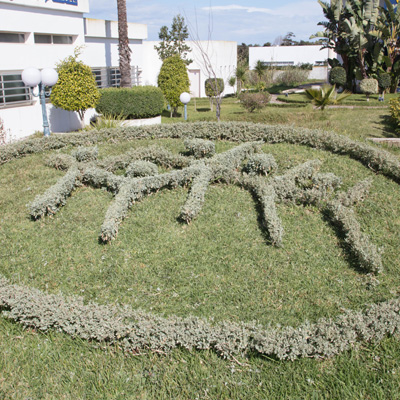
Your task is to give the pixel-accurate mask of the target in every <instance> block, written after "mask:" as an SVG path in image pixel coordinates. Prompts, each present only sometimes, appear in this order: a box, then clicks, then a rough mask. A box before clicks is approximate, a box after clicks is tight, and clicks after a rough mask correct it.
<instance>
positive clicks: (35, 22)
mask: <svg viewBox="0 0 400 400" xmlns="http://www.w3.org/2000/svg"><path fill="white" fill-rule="evenodd" d="M0 1H1V0H0ZM54 4H55V3H54ZM0 15H1V24H0V30H1V31H3V32H4V31H6V32H19V33H26V42H25V43H0V54H1V55H2V56H1V59H0V60H1V61H0V70H1V71H10V70H11V71H15V70H20V71H22V70H23V69H24V68H26V67H29V66H35V67H38V68H45V67H52V68H53V67H54V66H55V64H56V63H57V62H58V61H60V60H61V59H63V58H65V57H67V56H68V55H71V54H73V50H74V48H75V47H76V46H79V45H81V44H83V43H84V42H85V38H84V30H83V19H82V18H83V15H82V14H79V13H76V12H69V11H54V10H48V9H43V8H34V7H21V6H17V5H14V4H4V3H3V2H0ZM34 33H53V34H60V35H72V36H74V37H75V42H74V43H73V44H71V45H68V44H35V43H34V35H33V34H34ZM5 55H7V56H5Z"/></svg>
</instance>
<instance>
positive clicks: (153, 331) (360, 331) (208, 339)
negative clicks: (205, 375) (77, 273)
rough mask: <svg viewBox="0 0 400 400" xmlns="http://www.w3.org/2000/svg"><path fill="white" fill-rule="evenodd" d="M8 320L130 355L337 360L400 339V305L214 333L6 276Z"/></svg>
mask: <svg viewBox="0 0 400 400" xmlns="http://www.w3.org/2000/svg"><path fill="white" fill-rule="evenodd" d="M0 313H1V315H2V316H3V317H5V318H8V319H10V320H12V321H15V322H18V323H20V324H22V325H23V326H25V327H27V328H33V329H37V330H39V331H41V332H48V331H51V330H56V331H60V332H64V333H66V334H68V335H71V336H72V337H74V338H81V339H84V340H89V341H95V342H100V343H109V344H117V345H118V347H120V348H122V349H124V350H125V351H126V352H127V353H130V354H132V353H133V354H136V353H138V352H140V351H141V350H145V351H148V350H156V351H160V350H161V351H164V352H165V351H170V350H172V349H174V348H177V347H178V348H183V349H187V350H193V349H197V350H213V351H215V352H216V353H218V354H219V355H220V356H222V357H224V358H231V357H232V356H234V355H235V354H242V355H246V354H251V353H256V354H264V355H267V356H270V357H276V358H277V359H279V360H291V361H293V360H296V359H297V358H301V357H307V358H310V357H312V358H326V357H332V356H334V355H336V354H339V353H341V352H343V351H346V350H348V349H350V348H352V347H354V346H355V345H356V344H357V343H358V342H361V341H369V342H379V341H380V340H382V339H383V338H385V337H387V336H396V337H399V332H400V299H399V298H397V299H394V300H389V301H387V302H384V303H380V304H374V305H371V306H368V307H367V308H366V309H365V310H363V311H347V312H345V313H344V314H342V315H339V316H338V317H336V318H335V319H332V318H329V319H328V318H322V319H320V320H318V321H317V322H316V323H314V324H311V323H309V322H305V323H303V324H302V325H300V326H298V327H297V328H292V327H285V328H281V327H277V328H268V329H267V328H264V327H262V326H260V325H258V324H256V323H249V324H244V323H234V322H228V321H225V322H221V323H219V324H215V325H212V324H210V322H209V321H207V320H205V319H201V318H196V317H187V318H179V317H175V316H171V317H168V318H163V317H158V316H155V315H153V314H150V313H145V312H142V311H140V310H132V309H131V308H129V307H127V306H125V307H124V306H102V305H99V304H96V303H89V304H84V302H83V300H82V299H81V298H76V297H70V298H68V299H65V298H64V297H63V296H61V295H48V294H45V293H43V292H41V291H39V290H37V289H30V288H25V287H23V286H18V285H13V284H11V283H10V282H9V281H8V280H7V279H5V278H3V277H2V276H0Z"/></svg>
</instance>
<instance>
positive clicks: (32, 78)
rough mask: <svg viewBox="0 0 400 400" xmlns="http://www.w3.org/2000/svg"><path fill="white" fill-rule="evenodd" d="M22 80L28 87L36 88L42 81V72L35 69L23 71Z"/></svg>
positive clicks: (30, 68)
mask: <svg viewBox="0 0 400 400" xmlns="http://www.w3.org/2000/svg"><path fill="white" fill-rule="evenodd" d="M21 79H22V81H23V82H24V83H25V85H26V86H29V87H35V86H37V85H39V83H40V81H41V76H40V71H39V70H38V69H37V68H33V67H29V68H25V69H24V70H23V71H22V74H21Z"/></svg>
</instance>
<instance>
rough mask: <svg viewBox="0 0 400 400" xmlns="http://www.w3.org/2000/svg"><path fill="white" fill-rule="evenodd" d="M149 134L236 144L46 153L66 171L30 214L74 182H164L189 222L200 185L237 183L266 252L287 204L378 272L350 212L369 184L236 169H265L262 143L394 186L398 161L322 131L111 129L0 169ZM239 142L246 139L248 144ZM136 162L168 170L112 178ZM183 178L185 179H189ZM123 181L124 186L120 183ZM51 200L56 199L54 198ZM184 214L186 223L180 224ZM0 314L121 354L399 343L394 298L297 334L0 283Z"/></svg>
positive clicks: (4, 156) (22, 147)
mask: <svg viewBox="0 0 400 400" xmlns="http://www.w3.org/2000/svg"><path fill="white" fill-rule="evenodd" d="M155 134H158V136H159V137H188V136H189V137H194V136H195V137H198V138H203V139H211V140H216V139H225V140H231V141H236V142H239V143H241V142H245V143H242V144H240V145H238V146H236V147H235V148H233V149H232V150H229V151H227V152H225V153H220V154H216V155H214V156H213V157H211V158H208V159H207V158H206V159H199V160H196V159H194V158H193V157H191V156H190V157H185V156H182V155H176V154H172V153H170V152H168V151H167V150H165V149H163V148H161V147H159V146H150V147H143V148H139V149H135V150H131V151H129V152H127V153H125V154H122V155H120V156H114V157H109V158H106V159H104V160H98V159H92V160H90V161H88V162H86V161H78V160H77V159H76V157H73V156H72V155H66V154H56V155H52V156H51V157H50V158H49V159H48V160H47V165H49V166H52V167H54V168H58V169H60V170H66V171H67V172H66V174H65V176H64V177H63V178H61V179H60V180H59V182H58V183H57V184H56V185H54V186H53V187H52V188H50V189H49V190H48V191H46V193H45V194H47V195H46V196H44V195H43V196H42V197H43V199H42V200H43V201H42V203H41V204H40V202H39V201H37V203H38V205H39V209H41V210H45V212H44V213H42V214H40V213H39V214H38V215H40V216H44V215H46V214H48V213H53V212H56V211H57V210H58V209H59V207H61V206H62V205H63V204H65V202H66V199H67V198H68V195H69V194H70V193H71V190H73V189H74V188H75V187H76V186H77V185H80V184H85V185H90V186H93V187H96V188H107V189H108V190H109V191H110V192H112V193H114V194H117V195H119V193H120V192H121V191H122V187H124V186H125V187H126V188H127V194H131V193H133V192H134V190H135V189H134V187H133V186H134V185H131V183H132V181H134V180H136V182H141V183H147V184H149V185H150V186H151V185H153V186H156V184H157V182H158V183H160V182H161V183H165V182H167V183H168V184H167V185H166V186H165V187H174V186H175V185H177V184H179V183H180V182H183V181H185V180H186V179H187V180H188V184H191V188H190V193H189V195H188V199H187V201H186V205H187V207H186V209H185V210H187V211H185V212H183V211H184V208H182V215H181V216H182V219H183V220H186V221H191V220H193V219H194V217H193V216H192V215H191V213H192V212H193V211H194V212H196V211H197V210H199V211H201V206H202V204H203V203H202V202H203V201H204V194H205V193H206V189H207V186H208V185H209V184H210V183H213V180H212V179H213V178H215V179H216V180H215V181H218V182H226V183H230V184H237V185H239V186H240V187H242V188H245V189H247V190H251V191H252V193H253V194H254V197H255V199H256V200H257V201H258V202H259V203H260V209H262V211H261V213H262V215H261V216H262V217H263V220H264V225H265V230H266V233H267V234H268V235H269V237H270V239H271V242H272V243H273V244H274V245H276V246H278V245H282V244H284V241H283V240H282V239H283V228H282V222H281V220H280V218H279V215H278V212H277V208H276V204H277V203H279V202H281V203H282V202H287V201H290V202H295V203H297V204H314V205H315V206H316V207H318V208H319V209H320V210H321V212H323V213H325V215H326V216H327V218H329V220H330V221H331V222H332V224H334V225H335V226H336V227H337V228H338V229H339V230H341V232H342V236H343V240H344V241H345V244H346V247H347V249H349V250H351V251H352V255H353V257H354V258H355V259H356V260H357V262H358V263H359V265H360V266H362V267H363V268H364V270H366V271H373V272H379V271H380V270H381V269H382V268H381V263H380V262H379V252H378V251H377V249H376V247H375V246H373V245H371V243H370V242H369V240H368V239H367V238H366V237H365V236H364V235H363V234H362V232H361V227H360V224H359V223H357V220H356V217H355V212H354V210H353V208H352V206H353V205H354V204H356V203H357V202H360V201H362V200H363V199H364V198H365V196H367V195H368V190H369V187H370V186H371V183H372V182H371V181H370V180H364V181H360V182H359V183H357V184H356V185H355V186H353V187H352V188H350V189H348V190H347V191H339V188H340V183H341V182H340V178H339V177H337V176H335V175H333V174H330V173H319V172H318V169H319V167H320V164H321V163H320V162H319V161H318V160H311V161H308V162H306V163H303V164H301V165H298V166H296V167H294V168H291V169H288V170H285V171H278V170H277V168H276V167H275V166H274V167H273V168H271V171H270V172H269V174H268V175H267V176H265V175H264V174H263V173H261V175H258V174H257V173H256V172H257V171H256V170H255V169H253V168H252V167H250V169H249V170H247V171H246V169H245V168H244V166H245V165H248V164H249V161H250V160H254V159H257V158H258V157H262V158H263V159H264V161H265V160H267V159H268V160H269V163H270V164H271V165H273V161H274V160H273V156H272V155H267V154H263V153H262V152H260V149H259V145H260V144H261V143H263V142H269V143H280V142H288V143H293V144H302V145H306V146H310V147H312V148H318V149H324V150H328V151H331V152H333V153H337V154H342V155H349V156H350V157H352V158H354V159H356V160H359V161H360V162H361V163H363V164H364V165H366V166H368V167H369V168H373V169H374V170H375V171H376V172H380V173H382V174H384V175H386V176H387V177H389V178H391V179H393V180H395V181H396V182H400V163H399V161H398V158H397V157H395V156H394V155H392V154H390V153H388V152H385V151H383V150H381V149H377V148H374V147H372V146H368V145H366V144H363V143H357V142H354V141H352V140H350V139H348V138H345V137H340V136H337V135H335V134H332V133H329V132H323V131H318V130H308V129H295V128H290V127H289V128H288V127H269V126H265V125H255V124H223V123H221V124H193V125H191V126H188V125H187V124H180V125H179V124H178V125H176V126H168V127H157V128H142V129H122V130H121V129H117V130H114V131H108V132H100V133H98V134H97V133H95V134H94V133H90V134H83V135H76V134H71V135H63V136H61V137H57V136H56V135H54V136H53V137H51V138H49V140H47V141H43V140H41V139H33V140H32V139H30V140H27V141H23V142H19V143H16V144H13V145H7V146H5V147H4V148H2V149H0V163H1V164H3V163H6V162H10V161H12V160H13V159H15V158H18V157H22V156H24V155H27V154H30V153H38V152H41V151H43V150H44V149H46V150H49V149H58V148H63V147H65V146H69V145H73V146H78V145H80V146H82V145H84V146H90V145H95V144H97V143H100V142H101V141H104V140H107V141H109V140H112V141H114V142H118V141H122V140H133V139H135V140H137V139H139V138H149V137H154V135H155ZM248 140H250V141H251V142H250V143H248V142H247V141H248ZM139 160H148V161H152V162H156V163H157V164H158V165H161V166H163V167H166V168H173V170H172V171H170V172H166V173H164V174H156V175H152V176H147V177H145V178H127V177H124V176H121V175H116V174H114V173H113V172H116V171H117V170H119V169H126V168H127V167H128V166H129V165H130V164H132V163H133V162H135V161H139ZM157 160H158V162H157ZM213 174H214V175H213ZM190 176H192V178H191V179H189V178H188V177H190ZM146 179H147V180H146ZM128 180H129V183H130V185H127V183H128ZM130 190H131V192H130ZM55 193H57V194H61V195H59V196H58V197H57V196H56V195H55ZM116 197H117V196H116ZM49 199H51V200H52V201H49ZM121 200H123V199H122V198H121ZM121 204H123V201H122V202H121ZM186 215H188V217H187V218H183V217H184V216H186ZM371 249H374V250H371ZM375 250H376V251H375ZM0 314H1V316H3V317H5V318H9V319H10V320H13V321H16V322H18V323H21V324H22V325H23V326H25V327H29V328H34V329H38V330H40V331H42V332H47V331H49V330H57V331H60V332H64V333H66V334H69V335H71V336H73V337H77V338H81V339H85V340H90V341H96V342H103V343H113V344H117V345H118V347H120V348H122V349H124V350H126V351H127V352H128V353H130V354H132V353H134V354H137V353H138V352H140V351H141V350H156V351H159V350H161V351H169V350H172V349H173V348H176V347H180V348H184V349H189V350H192V349H198V350H209V349H210V350H213V351H215V352H217V353H218V354H219V355H220V356H222V357H226V358H230V357H233V356H234V355H236V354H242V355H245V354H254V353H258V354H264V355H268V356H272V357H275V358H277V359H279V360H295V359H297V358H299V357H314V358H321V357H331V356H333V355H336V354H339V353H340V352H343V351H345V350H347V349H350V348H352V347H353V346H355V345H356V343H357V342H360V341H371V342H378V341H380V340H382V339H383V338H384V337H386V336H393V335H395V336H398V335H399V331H400V299H399V298H396V299H392V300H388V301H385V302H381V303H379V304H375V305H370V306H366V307H365V308H364V309H363V310H360V311H346V312H344V313H343V314H341V315H339V316H337V317H335V318H334V319H331V318H329V319H327V318H322V319H320V320H319V321H317V322H316V323H308V322H305V323H303V324H301V325H300V326H298V327H296V328H293V327H275V328H271V327H263V326H260V325H258V324H256V323H247V324H245V323H232V322H229V321H225V322H221V323H218V324H211V323H210V321H208V320H205V319H201V318H195V317H187V318H178V317H175V316H170V317H168V318H163V317H159V316H156V315H154V314H150V313H146V312H142V311H139V310H132V309H131V308H129V307H127V306H122V305H121V306H119V305H114V306H104V305H99V304H96V303H92V302H91V303H88V304H87V303H84V302H83V300H82V299H80V298H77V297H71V298H65V297H63V296H62V295H48V294H45V293H43V292H41V291H39V290H36V289H31V288H26V287H22V286H19V285H15V284H13V283H12V282H10V281H9V280H7V279H5V278H3V277H1V276H0Z"/></svg>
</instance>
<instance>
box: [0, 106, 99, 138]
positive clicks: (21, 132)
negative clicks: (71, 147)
mask: <svg viewBox="0 0 400 400" xmlns="http://www.w3.org/2000/svg"><path fill="white" fill-rule="evenodd" d="M46 109H47V117H48V120H49V126H50V131H51V132H66V131H74V130H79V129H80V128H81V122H80V119H79V116H78V113H76V112H70V111H65V110H62V109H60V108H56V107H54V106H53V105H52V104H46ZM94 115H96V111H95V110H94V109H90V110H87V111H86V113H85V124H86V125H87V124H89V123H90V119H91V118H92V117H93V116H94ZM0 118H1V119H2V120H3V121H4V129H5V130H6V132H8V135H7V136H8V137H7V140H10V139H11V140H19V139H23V138H24V137H27V136H29V135H32V134H33V133H34V132H36V131H41V132H43V119H42V107H41V105H40V103H39V101H34V102H33V103H32V104H31V105H28V106H22V107H11V108H4V109H0ZM66 128H68V129H66Z"/></svg>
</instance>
